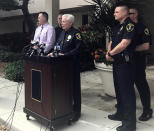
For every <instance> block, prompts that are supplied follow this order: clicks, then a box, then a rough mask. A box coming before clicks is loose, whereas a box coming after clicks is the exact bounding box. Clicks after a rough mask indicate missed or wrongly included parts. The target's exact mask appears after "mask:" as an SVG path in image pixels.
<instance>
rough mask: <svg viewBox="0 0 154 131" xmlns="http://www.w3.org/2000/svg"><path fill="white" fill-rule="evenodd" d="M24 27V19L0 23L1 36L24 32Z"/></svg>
mask: <svg viewBox="0 0 154 131" xmlns="http://www.w3.org/2000/svg"><path fill="white" fill-rule="evenodd" d="M22 26H23V19H22V18H18V19H12V20H4V21H0V34H5V33H11V32H22Z"/></svg>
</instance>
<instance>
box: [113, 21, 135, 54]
mask: <svg viewBox="0 0 154 131" xmlns="http://www.w3.org/2000/svg"><path fill="white" fill-rule="evenodd" d="M134 38H135V23H134V22H132V20H131V19H130V18H127V19H126V20H125V21H124V22H123V23H122V24H120V23H119V24H118V25H117V26H116V27H115V28H114V29H113V33H112V45H111V49H113V48H114V47H116V46H117V45H118V44H119V43H120V42H121V41H122V39H131V40H132V41H131V43H130V45H129V46H128V47H127V51H128V52H132V51H134V50H135V47H136V42H135V39H134Z"/></svg>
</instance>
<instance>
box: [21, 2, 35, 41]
mask: <svg viewBox="0 0 154 131" xmlns="http://www.w3.org/2000/svg"><path fill="white" fill-rule="evenodd" d="M28 3H29V0H23V5H22V12H23V15H24V21H25V23H26V24H27V27H28V33H29V36H30V37H31V38H32V36H33V34H34V31H35V24H34V22H33V20H32V18H31V16H30V14H29V10H28Z"/></svg>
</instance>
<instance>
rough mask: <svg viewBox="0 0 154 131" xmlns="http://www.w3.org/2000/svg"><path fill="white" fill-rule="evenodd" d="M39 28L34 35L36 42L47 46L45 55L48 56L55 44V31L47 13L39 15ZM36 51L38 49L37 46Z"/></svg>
mask: <svg viewBox="0 0 154 131" xmlns="http://www.w3.org/2000/svg"><path fill="white" fill-rule="evenodd" d="M38 23H39V26H38V27H37V28H36V31H35V35H34V42H38V43H39V44H45V46H44V53H45V54H47V53H48V52H49V51H50V50H51V49H52V48H53V47H54V43H55V29H54V27H53V26H51V25H50V24H49V23H48V14H47V13H46V12H40V13H39V15H38ZM34 48H35V49H37V48H38V47H37V46H35V47H34Z"/></svg>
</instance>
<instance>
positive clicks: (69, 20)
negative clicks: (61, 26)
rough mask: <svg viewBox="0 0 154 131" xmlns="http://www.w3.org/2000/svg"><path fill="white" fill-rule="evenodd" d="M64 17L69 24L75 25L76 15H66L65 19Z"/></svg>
mask: <svg viewBox="0 0 154 131" xmlns="http://www.w3.org/2000/svg"><path fill="white" fill-rule="evenodd" d="M63 17H66V20H67V21H68V22H72V23H74V20H75V17H74V15H72V14H64V15H63V16H62V18H63Z"/></svg>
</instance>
